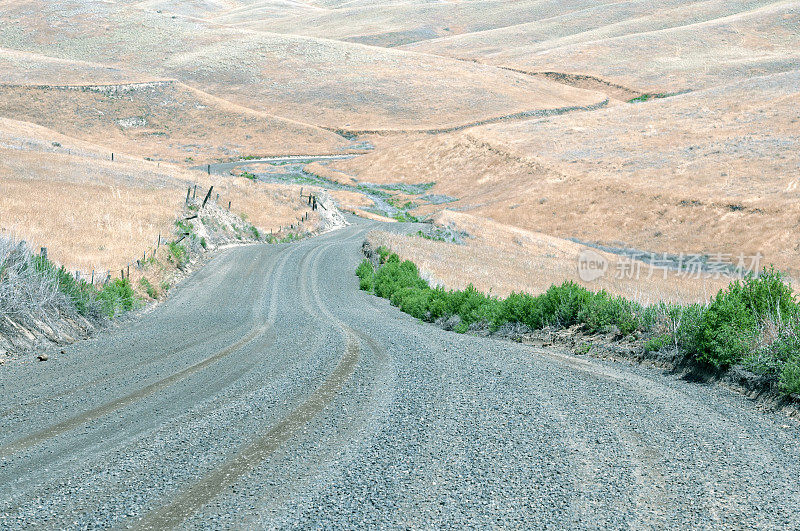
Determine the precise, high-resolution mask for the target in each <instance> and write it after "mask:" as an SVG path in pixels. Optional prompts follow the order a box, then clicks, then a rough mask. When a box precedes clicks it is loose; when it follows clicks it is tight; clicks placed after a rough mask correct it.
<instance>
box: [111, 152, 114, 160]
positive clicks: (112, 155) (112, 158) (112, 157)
mask: <svg viewBox="0 0 800 531" xmlns="http://www.w3.org/2000/svg"><path fill="white" fill-rule="evenodd" d="M111 162H114V154H113V153H112V154H111Z"/></svg>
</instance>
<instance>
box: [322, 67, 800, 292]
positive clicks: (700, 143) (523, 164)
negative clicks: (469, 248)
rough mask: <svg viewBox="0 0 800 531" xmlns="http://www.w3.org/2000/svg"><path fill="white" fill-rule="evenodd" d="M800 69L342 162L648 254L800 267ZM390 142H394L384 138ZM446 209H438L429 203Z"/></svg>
mask: <svg viewBox="0 0 800 531" xmlns="http://www.w3.org/2000/svg"><path fill="white" fill-rule="evenodd" d="M799 87H800V72H799V73H792V74H778V75H775V76H770V77H766V78H755V79H752V80H748V81H744V82H742V83H738V84H735V85H732V86H727V87H720V88H719V89H711V90H708V91H704V92H697V93H693V94H687V95H683V96H676V97H674V98H669V99H664V100H659V101H653V102H648V103H645V104H638V105H625V106H620V107H614V108H609V109H605V110H602V111H596V112H592V113H582V114H575V115H565V116H559V117H555V118H551V119H547V120H530V121H527V122H521V123H518V124H498V125H495V126H488V127H483V128H476V129H472V130H470V131H467V132H464V133H461V134H454V135H446V136H437V137H427V136H424V137H419V138H413V139H410V140H407V141H398V140H397V139H390V138H385V139H377V140H376V142H378V147H377V149H376V150H375V152H374V153H371V154H369V155H366V156H363V157H359V158H357V159H353V160H350V161H337V162H335V163H332V165H333V166H335V167H336V168H338V169H341V170H342V171H345V172H347V173H349V174H352V175H356V176H357V177H358V178H359V179H361V180H365V181H369V182H378V183H392V182H406V183H423V182H430V181H435V182H437V185H436V186H435V187H434V188H433V192H434V193H443V194H447V195H451V196H454V197H458V198H460V201H459V202H458V203H453V204H450V205H448V206H447V207H448V208H451V209H454V208H457V209H459V210H466V211H469V212H470V213H471V214H474V215H479V216H485V217H487V218H490V219H493V220H495V221H498V222H501V223H503V224H507V225H513V226H517V227H521V228H525V229H528V230H533V231H536V232H541V233H546V234H550V235H553V236H557V237H562V238H567V237H573V238H578V239H580V240H583V241H592V242H601V243H605V244H609V245H614V246H631V247H635V248H638V249H642V250H645V251H653V252H670V253H674V254H679V253H682V252H683V253H705V254H709V255H712V254H715V253H733V254H735V255H738V254H739V253H745V254H748V255H751V254H755V253H756V252H761V253H762V254H764V255H765V256H766V259H765V261H766V262H771V263H774V264H775V265H776V266H777V267H779V268H781V269H783V270H786V271H788V272H790V273H791V274H792V275H793V276H798V272H799V271H798V269H797V264H798V258H800V246H798V243H797V241H796V238H795V237H794V235H795V234H796V233H797V231H798V230H800V221H798V220H800V206H798V199H799V198H800V187H798V184H797V174H796V173H797V172H796V169H797V167H798V164H800V155H798V153H800V151H799V150H798V138H797V128H798V124H800V115H798V114H797V111H796V109H798V108H799V107H800V88H799ZM381 142H383V144H381ZM440 208H442V207H427V208H425V209H422V212H423V213H430V212H434V211H436V210H438V209H440Z"/></svg>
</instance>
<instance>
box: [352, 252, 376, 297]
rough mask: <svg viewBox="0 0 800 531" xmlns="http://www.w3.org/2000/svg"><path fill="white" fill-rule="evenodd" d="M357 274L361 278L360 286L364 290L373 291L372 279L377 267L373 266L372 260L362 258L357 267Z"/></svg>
mask: <svg viewBox="0 0 800 531" xmlns="http://www.w3.org/2000/svg"><path fill="white" fill-rule="evenodd" d="M356 275H358V278H359V279H360V282H359V287H360V288H361V289H363V290H364V291H372V281H373V277H374V276H375V269H374V268H373V267H372V262H370V261H369V260H366V259H364V260H362V261H361V263H360V264H359V265H358V268H357V269H356Z"/></svg>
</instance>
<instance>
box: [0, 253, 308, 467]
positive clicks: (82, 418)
mask: <svg viewBox="0 0 800 531" xmlns="http://www.w3.org/2000/svg"><path fill="white" fill-rule="evenodd" d="M295 250H296V249H293V250H290V251H289V252H287V253H286V254H285V256H284V257H283V259H282V260H281V261H280V264H279V265H278V266H277V267H276V266H273V268H272V270H271V274H270V275H268V276H267V277H266V278H267V279H268V278H271V277H273V276H276V275H278V274H280V272H281V270H282V269H283V267H284V266H285V265H286V262H287V261H288V259H289V257H290V256H291V255H292V254H293V252H294V251H295ZM273 285H277V283H273ZM274 291H275V289H273V295H274ZM258 302H260V301H259V300H257V303H258ZM272 303H273V304H274V297H273V301H272ZM269 328H270V323H269V321H267V322H266V323H264V324H262V325H260V326H257V327H255V328H252V329H251V330H250V332H249V333H248V334H247V335H246V336H245V337H243V338H241V339H239V340H238V341H235V342H234V343H231V344H230V345H228V346H227V347H225V348H223V349H222V350H220V351H218V352H217V353H215V354H213V355H211V356H209V357H207V358H205V359H203V360H202V361H200V362H198V363H195V364H194V365H191V366H189V367H186V368H185V369H183V370H181V371H178V372H176V373H174V374H172V375H170V376H168V377H166V378H162V379H160V380H158V381H156V382H153V383H151V384H149V385H147V386H145V387H143V388H141V389H139V390H137V391H135V392H133V393H129V394H127V395H125V396H122V397H120V398H117V399H115V400H112V401H111V402H108V403H106V404H103V405H101V406H98V407H95V408H93V409H90V410H89V411H86V412H84V413H82V414H80V415H77V416H75V417H72V418H69V419H67V420H64V421H62V422H59V423H57V424H55V425H52V426H50V427H48V428H45V429H42V430H39V431H37V432H34V433H31V434H29V435H27V436H25V437H22V438H20V439H17V440H15V441H13V442H10V443H8V444H5V445H3V446H0V458H5V457H8V456H10V455H13V454H15V453H17V452H19V451H21V450H24V449H27V448H30V447H31V446H35V445H36V444H39V443H41V442H43V441H46V440H48V439H51V438H53V437H56V436H58V435H61V434H63V433H66V432H68V431H71V430H73V429H75V428H77V427H78V426H81V425H83V424H86V423H88V422H91V421H92V420H95V419H98V418H100V417H104V416H106V415H108V414H110V413H113V412H114V411H117V410H119V409H121V408H124V407H126V406H128V405H130V404H132V403H134V402H137V401H139V400H141V399H143V398H146V397H148V396H151V395H153V394H155V393H157V392H159V391H161V390H163V389H166V388H167V387H169V386H171V385H173V384H175V383H177V382H179V381H181V380H183V379H185V378H187V377H189V376H191V375H193V374H195V373H198V372H200V371H202V370H203V369H205V368H206V367H208V366H210V365H212V364H214V363H216V362H217V361H219V360H221V359H223V358H225V357H226V356H228V355H230V354H231V353H232V352H235V351H236V350H238V349H239V348H241V347H243V346H244V345H246V344H248V343H249V342H251V341H252V340H253V339H255V338H256V337H259V336H260V335H263V334H264V333H266V331H267V330H268V329H269Z"/></svg>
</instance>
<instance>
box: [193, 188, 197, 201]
mask: <svg viewBox="0 0 800 531" xmlns="http://www.w3.org/2000/svg"><path fill="white" fill-rule="evenodd" d="M192 199H197V185H194V193H193V194H192Z"/></svg>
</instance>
